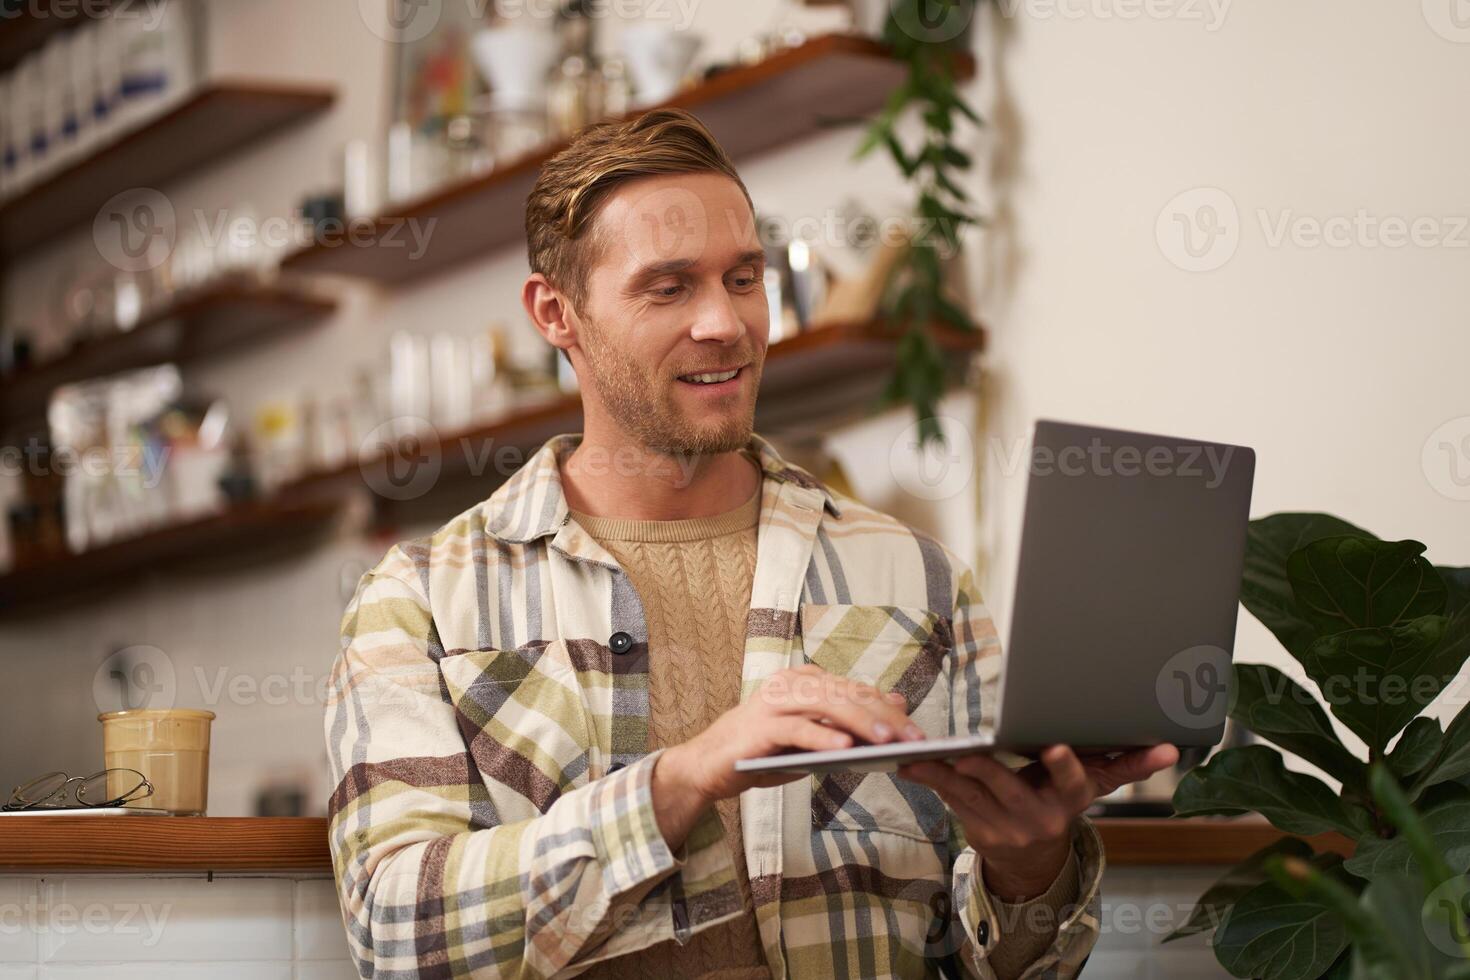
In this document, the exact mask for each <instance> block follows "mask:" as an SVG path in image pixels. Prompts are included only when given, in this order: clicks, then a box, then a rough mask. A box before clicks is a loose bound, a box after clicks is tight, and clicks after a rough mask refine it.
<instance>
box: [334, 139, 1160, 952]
mask: <svg viewBox="0 0 1470 980" xmlns="http://www.w3.org/2000/svg"><path fill="white" fill-rule="evenodd" d="M526 230H527V235H528V238H529V251H530V265H531V270H532V272H531V275H530V277H529V278H528V279H527V280H526V284H525V287H524V291H523V295H522V299H523V302H524V305H525V308H526V311H527V313H528V314H529V315H530V317H531V320H532V321H533V322H534V323H535V325H536V328H537V329H538V330H539V331H540V332H541V333H542V335H543V336H544V337H545V338H546V339H547V340H548V341H549V342H550V343H551V344H552V345H554V346H555V347H557V348H559V349H560V350H561V351H562V352H564V353H565V355H566V356H567V357H568V358H569V359H570V361H571V364H572V366H573V368H574V369H575V370H576V372H577V377H578V380H579V382H580V384H581V389H582V402H583V410H584V417H585V425H584V431H583V434H582V435H581V437H580V438H578V437H567V436H563V437H559V438H557V439H553V440H552V441H551V442H550V443H548V444H547V445H546V446H545V447H544V448H543V449H542V450H541V451H540V452H539V453H538V454H537V455H536V456H534V457H533V458H532V459H531V460H530V461H529V462H528V463H527V465H526V466H525V467H524V468H522V469H521V470H520V471H519V472H518V473H516V474H515V475H514V476H513V477H512V478H511V479H510V480H509V482H508V483H506V484H505V485H504V486H503V487H501V488H500V489H499V490H497V491H496V492H495V493H494V494H493V495H492V496H491V497H490V498H489V499H488V500H486V501H485V502H483V503H481V504H479V505H477V506H476V507H473V508H471V509H470V510H469V511H466V512H465V513H464V514H462V515H460V516H459V517H457V518H455V519H454V520H453V521H451V522H450V523H448V524H447V525H445V526H444V527H443V528H441V529H440V530H439V531H437V532H436V533H434V534H433V535H431V536H430V537H428V538H425V539H422V540H419V541H415V542H411V543H407V544H403V545H400V546H398V547H396V548H394V549H393V550H392V551H390V552H389V553H388V555H387V557H385V558H384V559H383V561H382V562H381V563H380V564H379V565H378V567H377V568H375V569H374V570H373V571H372V572H370V573H368V575H366V576H365V577H364V579H363V581H362V583H361V585H360V586H359V588H358V592H357V595H356V597H355V598H354V599H353V601H352V603H351V605H350V606H349V608H348V610H347V614H346V617H345V621H344V626H343V633H344V637H343V644H344V646H343V651H342V654H341V656H340V657H339V660H338V664H337V668H336V671H335V675H334V689H335V692H336V696H335V697H334V698H333V699H332V704H331V706H330V708H329V710H328V713H327V739H328V745H329V750H330V753H331V758H332V767H333V777H334V779H335V780H336V787H337V788H336V791H335V793H334V794H333V797H332V800H331V846H332V852H333V857H334V862H335V868H336V873H337V879H338V883H339V886H340V890H341V897H342V903H343V908H344V914H345V918H346V923H347V929H348V936H349V940H350V942H351V947H352V951H353V954H354V956H355V957H356V959H357V963H358V967H359V969H360V970H361V971H362V973H363V975H364V976H365V977H368V976H392V977H410V976H423V977H461V976H475V977H502V976H514V977H551V976H571V975H574V974H580V975H583V976H595V977H638V976H649V977H721V978H727V980H734V978H741V980H743V978H754V977H788V976H789V977H831V976H838V977H858V976H861V977H883V976H897V977H922V976H937V975H939V973H940V971H941V970H943V971H946V972H949V973H951V974H952V975H965V976H975V977H983V978H995V977H1000V978H1004V980H1010V978H1013V977H1017V976H1027V977H1070V976H1074V975H1075V974H1076V973H1077V972H1078V971H1079V970H1080V968H1081V965H1082V963H1083V961H1084V960H1085V958H1086V956H1087V953H1088V951H1089V950H1090V948H1091V946H1092V944H1093V942H1094V939H1095V937H1096V933H1097V930H1098V921H1097V915H1098V908H1099V899H1098V883H1099V878H1100V875H1101V870H1102V853H1101V846H1100V843H1099V840H1098V837H1097V835H1096V833H1095V831H1094V830H1093V828H1092V826H1091V825H1090V824H1089V823H1088V822H1087V821H1086V820H1085V819H1084V818H1083V817H1082V816H1081V814H1082V812H1083V810H1084V809H1085V808H1086V807H1087V806H1088V805H1089V804H1090V803H1091V802H1092V800H1093V799H1094V798H1095V797H1097V796H1099V795H1101V794H1104V793H1107V792H1111V791H1112V790H1113V789H1115V788H1116V787H1117V786H1119V785H1122V784H1123V783H1125V782H1130V781H1134V780H1137V779H1141V778H1144V777H1146V776H1148V775H1149V774H1151V773H1153V772H1155V771H1157V770H1159V769H1161V768H1163V767H1165V766H1168V765H1171V764H1173V762H1174V761H1175V759H1176V758H1177V754H1176V753H1175V752H1174V750H1173V749H1172V747H1168V746H1163V747H1160V748H1157V749H1154V750H1150V751H1147V752H1140V753H1135V754H1133V755H1130V756H1127V757H1124V758H1122V759H1120V760H1116V761H1114V762H1111V763H1107V764H1098V765H1092V766H1088V767H1084V766H1083V764H1082V763H1081V762H1079V760H1078V759H1077V757H1076V756H1075V755H1074V754H1073V753H1072V752H1071V751H1070V750H1069V749H1067V748H1065V747H1055V748H1053V749H1051V750H1049V751H1048V752H1047V753H1046V754H1045V755H1044V757H1043V759H1042V760H1041V761H1040V762H1038V763H1036V764H1035V765H1033V766H1031V767H1030V768H1029V769H1026V770H1023V771H1021V772H1019V773H1013V772H1011V771H1010V770H1008V769H1006V768H1004V767H1003V766H1001V765H999V764H997V763H996V762H994V761H993V760H991V759H988V758H984V757H973V758H968V759H963V760H957V761H955V762H954V763H953V764H948V763H927V764H921V765H915V766H912V767H909V768H907V769H905V770H904V771H902V772H901V773H900V774H898V775H897V776H892V775H887V774H872V775H867V776H860V775H857V774H835V775H826V776H817V777H812V776H806V777H792V776H782V777H770V776H767V777H761V778H751V777H747V776H743V775H740V774H737V773H736V772H735V770H734V763H735V761H736V760H738V759H743V758H750V757H756V756H764V755H769V754H772V753H776V752H780V751H783V750H789V749H792V748H798V749H825V748H836V747H841V746H848V745H852V744H854V743H856V742H870V743H876V742H888V741H893V740H904V739H916V738H924V737H926V736H939V735H946V734H950V733H956V732H971V731H975V730H976V729H978V728H979V727H980V725H981V713H982V709H984V710H992V709H991V706H990V700H991V688H992V687H993V684H994V680H995V672H996V665H997V663H998V660H997V656H998V653H999V651H998V643H997V641H996V636H995V630H994V627H993V626H992V623H991V620H990V617H989V615H988V613H987V612H986V610H985V607H984V606H983V605H982V604H981V600H980V597H979V594H978V593H977V592H976V589H975V586H974V582H973V580H972V577H971V574H970V572H969V571H968V570H967V569H966V568H965V567H964V566H963V565H962V564H961V563H960V562H959V561H957V560H956V559H955V558H954V556H952V555H951V554H950V553H949V552H947V551H946V550H945V549H944V548H943V547H942V546H940V545H939V544H937V543H935V542H934V541H932V540H930V539H929V538H927V537H924V536H923V535H920V534H918V533H916V532H914V531H912V530H910V529H909V528H907V527H905V526H903V525H902V524H900V523H899V522H897V521H895V520H893V519H892V518H889V517H887V516H885V515H883V514H880V513H877V512H876V511H873V510H871V509H869V508H866V507H863V506H862V505H860V504H858V503H856V502H854V501H852V500H848V499H843V498H839V497H837V496H836V495H834V494H833V493H831V492H829V491H827V490H826V489H825V488H824V487H822V486H821V484H819V483H818V482H817V481H816V480H814V479H813V478H812V477H811V476H810V475H808V474H807V473H805V472H803V471H801V470H799V469H797V468H795V467H793V466H791V465H788V464H787V463H785V462H783V461H782V460H781V459H780V457H779V456H777V454H776V453H775V452H774V451H773V450H772V449H771V447H770V446H769V445H768V444H766V443H765V442H764V441H762V440H760V439H759V438H757V437H755V436H754V435H753V434H752V420H753V417H754V407H755V398H756V390H757V385H758V383H759V379H760V373H761V366H762V361H763V358H764V355H765V349H766V338H767V331H768V326H769V324H768V321H767V307H766V299H765V292H764V287H763V284H762V272H763V260H762V252H761V247H760V243H759V241H758V238H757V235H756V231H755V223H754V218H753V212H752V208H751V204H750V199H749V197H748V195H747V193H746V190H745V187H744V185H743V184H742V183H741V181H740V178H739V176H738V175H737V174H736V172H735V169H734V167H733V165H732V164H731V163H730V161H729V159H728V158H727V157H726V156H725V154H724V153H723V151H722V150H721V149H720V148H719V147H718V145H717V144H716V143H715V142H714V140H713V138H712V137H711V136H710V135H709V133H708V132H707V131H706V130H705V129H704V128H703V127H702V126H701V125H700V124H699V123H698V122H697V121H696V120H695V119H694V118H693V117H692V116H689V115H688V114H687V113H683V112H680V111H675V110H660V111H655V112H651V113H648V114H646V115H644V116H643V117H642V118H640V119H637V120H635V121H633V122H630V123H626V124H619V125H607V126H602V127H598V128H595V129H593V130H590V131H589V132H587V133H585V134H583V135H582V136H581V137H579V138H578V139H577V140H576V141H575V142H574V144H573V145H572V146H571V147H569V148H568V149H566V150H564V151H563V152H562V153H560V154H559V155H557V156H556V157H555V158H554V159H552V160H551V161H549V162H548V163H547V164H546V166H545V167H544V168H543V170H542V172H541V175H540V177H539V179H538V181H537V183H536V186H535V188H534V189H533V191H532V192H531V195H530V198H529V199H528V201H527V206H526Z"/></svg>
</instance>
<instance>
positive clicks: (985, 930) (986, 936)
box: [975, 919, 990, 946]
mask: <svg viewBox="0 0 1470 980" xmlns="http://www.w3.org/2000/svg"><path fill="white" fill-rule="evenodd" d="M975 933H976V938H978V939H979V940H980V945H981V946H984V945H985V944H987V943H989V942H990V923H989V922H987V921H986V920H984V919H981V920H980V928H979V929H977V930H976V931H975Z"/></svg>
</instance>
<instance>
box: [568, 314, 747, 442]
mask: <svg viewBox="0 0 1470 980" xmlns="http://www.w3.org/2000/svg"><path fill="white" fill-rule="evenodd" d="M582 324H583V328H584V329H583V330H582V331H581V336H580V340H581V347H582V354H583V357H584V358H585V359H586V362H587V366H588V368H589V369H590V370H591V372H592V376H593V379H594V381H593V383H594V384H595V385H596V388H597V394H598V396H599V397H600V398H601V399H602V403H603V405H605V406H606V407H607V411H608V414H609V415H611V416H612V418H613V421H614V422H616V423H617V424H618V425H619V426H620V427H621V428H622V429H623V431H625V432H627V433H628V434H629V435H631V436H632V437H633V438H635V439H637V440H638V442H639V443H641V444H642V445H643V447H644V448H645V449H647V450H649V451H650V452H655V453H659V454H661V455H664V456H674V457H689V456H715V455H718V454H720V453H728V452H734V451H736V450H739V449H744V448H745V447H746V446H747V445H749V443H750V437H751V435H752V433H753V432H754V431H755V403H754V402H755V400H754V399H751V404H750V407H749V409H748V410H747V411H745V412H743V413H741V414H740V415H738V416H732V417H729V418H725V419H722V420H721V421H720V422H719V423H718V424H714V425H704V426H701V425H691V424H690V421H689V419H688V418H687V417H686V416H685V414H684V413H683V412H682V411H681V410H680V409H679V408H678V406H677V405H675V404H674V401H673V397H672V395H673V392H672V389H671V387H670V385H671V383H672V384H677V383H678V382H669V381H667V380H666V379H664V378H660V377H657V376H656V375H654V374H652V373H650V372H649V371H648V370H646V369H645V368H644V366H643V365H642V364H640V363H639V362H638V361H637V360H636V359H635V358H633V357H630V356H628V354H627V353H626V352H624V351H623V350H621V349H619V348H618V347H617V346H616V345H614V344H610V343H605V342H604V341H605V340H606V335H605V334H604V333H603V331H602V330H601V328H600V327H598V326H597V325H596V324H594V323H593V322H592V321H591V320H590V318H588V317H587V316H585V315H584V316H583V317H582ZM760 369H761V365H760V364H759V363H758V362H757V361H756V359H755V358H754V357H752V358H751V359H750V366H749V367H748V368H746V370H747V371H751V372H753V381H754V383H755V385H756V387H757V389H758V388H759V385H760Z"/></svg>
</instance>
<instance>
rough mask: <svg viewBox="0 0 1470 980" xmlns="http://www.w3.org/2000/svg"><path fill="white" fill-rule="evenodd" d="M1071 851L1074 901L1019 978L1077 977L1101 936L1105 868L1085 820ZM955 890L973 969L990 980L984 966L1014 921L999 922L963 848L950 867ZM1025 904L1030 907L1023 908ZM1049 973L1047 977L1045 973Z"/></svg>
mask: <svg viewBox="0 0 1470 980" xmlns="http://www.w3.org/2000/svg"><path fill="white" fill-rule="evenodd" d="M1072 851H1073V855H1074V857H1075V859H1076V862H1077V865H1076V874H1077V896H1076V900H1075V902H1074V903H1072V904H1070V905H1065V906H1064V907H1063V908H1062V909H1061V910H1060V913H1059V917H1060V920H1061V921H1060V925H1059V926H1058V927H1057V930H1056V937H1055V938H1054V939H1053V940H1052V942H1051V945H1050V946H1048V947H1047V948H1046V949H1045V950H1044V951H1043V952H1042V953H1041V954H1040V956H1038V957H1037V958H1036V959H1035V960H1033V961H1032V962H1031V963H1030V964H1029V965H1028V966H1026V968H1025V971H1024V972H1023V973H1022V974H1021V975H1022V976H1023V977H1033V976H1049V977H1056V978H1058V980H1065V978H1069V977H1074V976H1076V975H1077V974H1078V973H1079V972H1080V971H1081V969H1082V964H1083V963H1085V962H1086V960H1087V956H1088V954H1089V953H1090V952H1091V951H1092V947H1093V946H1094V945H1095V944H1096V943H1097V937H1098V934H1099V933H1100V932H1101V920H1100V913H1101V906H1102V876H1103V870H1104V868H1105V866H1106V861H1105V859H1104V857H1103V850H1102V838H1100V837H1099V836H1098V833H1097V828H1096V827H1094V826H1093V825H1092V822H1091V821H1090V820H1087V819H1086V818H1083V819H1081V820H1079V821H1078V822H1077V825H1076V827H1075V828H1074V829H1073V831H1072ZM954 886H955V900H956V907H957V911H958V913H959V918H960V924H961V927H962V928H963V930H964V932H965V935H966V938H967V939H968V940H969V944H968V945H969V948H970V950H971V952H972V963H973V964H974V965H975V967H976V969H977V971H978V972H979V975H980V976H981V977H983V978H985V980H994V978H995V977H996V972H995V970H994V969H993V965H992V964H991V963H989V962H987V960H988V958H989V957H990V955H991V953H992V952H993V951H994V950H995V949H996V947H997V945H999V944H1000V943H1001V942H1002V940H1004V939H1005V935H1006V932H1007V926H1008V925H1012V924H1013V920H1010V919H1008V918H1007V917H1005V916H1004V914H1003V912H1002V911H1001V910H1002V908H1003V904H1002V903H1001V902H1000V900H999V899H997V898H996V897H995V896H993V895H991V894H990V893H989V891H988V890H987V889H986V887H985V881H984V877H983V875H982V872H981V862H980V856H979V855H978V854H976V853H975V849H974V848H972V847H967V848H965V850H964V851H962V852H961V853H960V855H959V857H958V859H957V860H956V862H955V869H954ZM1028 904H1030V903H1028ZM1048 970H1050V971H1052V972H1050V973H1047V972H1046V971H1048Z"/></svg>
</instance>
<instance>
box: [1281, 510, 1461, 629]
mask: <svg viewBox="0 0 1470 980" xmlns="http://www.w3.org/2000/svg"><path fill="white" fill-rule="evenodd" d="M1423 555H1424V545H1422V544H1420V543H1419V542H1418V541H1378V540H1376V539H1371V538H1362V537H1358V536H1356V535H1339V536H1337V537H1331V538H1323V539H1321V540H1318V541H1313V542H1312V543H1311V544H1308V545H1306V546H1304V547H1302V548H1299V549H1298V550H1297V551H1295V552H1293V553H1292V554H1291V556H1290V557H1289V558H1288V559H1287V562H1286V574H1287V578H1288V579H1289V580H1290V582H1291V588H1292V593H1293V594H1294V595H1295V596H1296V603H1297V612H1298V613H1299V614H1300V615H1301V616H1303V617H1304V618H1305V619H1306V620H1307V621H1308V622H1309V623H1311V624H1312V626H1313V627H1314V628H1315V629H1316V630H1317V632H1318V633H1319V634H1322V635H1326V634H1329V633H1341V632H1343V631H1344V630H1352V629H1365V628H1368V627H1383V628H1388V627H1393V626H1402V625H1404V624H1405V623H1408V622H1410V621H1412V620H1415V619H1418V618H1420V617H1421V616H1434V615H1437V614H1439V613H1442V612H1444V608H1445V600H1446V598H1447V595H1448V590H1447V589H1446V588H1445V584H1444V582H1443V581H1441V580H1440V577H1439V573H1437V572H1436V571H1435V570H1434V566H1433V565H1431V564H1429V561H1428V560H1427V559H1426V558H1424V557H1423Z"/></svg>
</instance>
